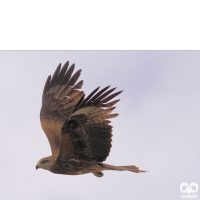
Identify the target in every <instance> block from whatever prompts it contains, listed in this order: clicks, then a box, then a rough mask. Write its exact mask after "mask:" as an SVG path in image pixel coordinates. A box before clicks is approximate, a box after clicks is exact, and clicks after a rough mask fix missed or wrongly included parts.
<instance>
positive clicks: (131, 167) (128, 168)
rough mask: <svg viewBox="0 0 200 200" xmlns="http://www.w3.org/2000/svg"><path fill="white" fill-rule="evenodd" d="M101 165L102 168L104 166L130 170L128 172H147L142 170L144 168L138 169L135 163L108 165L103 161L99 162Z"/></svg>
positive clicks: (111, 168)
mask: <svg viewBox="0 0 200 200" xmlns="http://www.w3.org/2000/svg"><path fill="white" fill-rule="evenodd" d="M101 166H102V167H103V168H105V170H116V171H130V172H135V173H140V172H148V171H144V170H139V167H136V166H135V165H129V166H114V165H108V164H105V163H101Z"/></svg>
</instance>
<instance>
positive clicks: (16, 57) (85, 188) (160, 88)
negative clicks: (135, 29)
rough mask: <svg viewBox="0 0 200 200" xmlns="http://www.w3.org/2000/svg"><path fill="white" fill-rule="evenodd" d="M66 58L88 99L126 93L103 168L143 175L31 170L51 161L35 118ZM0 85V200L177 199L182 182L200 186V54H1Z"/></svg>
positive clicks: (174, 52) (121, 102)
mask: <svg viewBox="0 0 200 200" xmlns="http://www.w3.org/2000/svg"><path fill="white" fill-rule="evenodd" d="M68 60H69V63H70V65H71V64H72V63H75V71H77V70H78V69H82V74H81V76H80V78H79V80H84V84H83V90H84V91H85V93H86V95H88V94H89V93H90V92H91V91H92V90H94V89H95V88H96V87H98V86H101V87H105V86H107V85H111V86H112V87H117V90H124V91H123V93H121V94H120V95H119V98H120V99H121V101H120V102H119V103H117V104H116V106H117V108H116V109H115V112H117V113H119V116H118V117H117V118H114V119H112V125H113V142H112V145H113V146H112V149H111V153H110V155H109V157H108V158H107V160H106V161H105V163H108V164H112V165H136V166H138V167H140V169H142V170H147V171H149V172H148V173H142V174H136V173H132V172H115V171H104V176H103V177H102V178H97V177H95V176H94V175H93V174H86V175H79V176H69V175H58V174H53V173H50V172H49V171H45V170H42V169H39V170H37V171H36V169H35V166H36V163H37V161H38V160H39V159H41V158H42V157H45V156H50V155H51V151H50V145H49V143H48V140H47V138H46V136H45V134H44V132H43V130H42V128H41V126H40V119H39V113H40V108H41V100H42V91H43V87H44V84H45V81H46V78H47V76H48V75H50V74H51V75H52V74H53V73H54V71H55V69H56V67H57V66H58V64H59V63H62V65H63V64H64V63H65V62H66V61H68ZM0 84H1V104H0V113H1V115H0V124H1V134H0V143H1V144H0V158H1V164H0V199H5V200H27V199H28V200H35V199H37V200H46V199H48V200H54V199H59V200H65V199H70V200H73V199H81V200H90V199H91V200H93V199H95V200H102V199H106V200H107V199H114V200H122V199H123V200H130V199H137V200H160V199H162V200H169V199H170V200H171V199H173V200H176V199H177V200H180V199H181V198H180V195H181V194H182V193H181V192H180V184H181V183H182V182H187V183H188V184H190V183H191V182H196V183H197V184H199V186H200V170H199V169H200V160H199V158H200V145H199V141H200V123H199V120H200V51H0ZM197 195H199V197H198V198H200V191H198V193H197Z"/></svg>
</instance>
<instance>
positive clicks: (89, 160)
mask: <svg viewBox="0 0 200 200" xmlns="http://www.w3.org/2000/svg"><path fill="white" fill-rule="evenodd" d="M74 67H75V64H72V65H71V66H70V67H69V61H68V62H66V63H65V65H64V66H63V67H62V68H61V64H59V65H58V67H57V69H56V70H55V72H54V74H53V76H52V77H51V76H49V77H48V78H47V80H46V84H45V86H44V90H43V95H42V108H41V111H40V121H41V126H42V129H43V130H44V132H45V134H46V136H47V138H48V141H49V143H50V146H51V152H52V155H51V156H49V157H45V158H42V159H40V160H39V161H38V163H37V165H36V169H38V168H42V169H45V170H49V171H50V172H52V173H56V174H67V175H80V174H86V173H93V174H94V175H95V176H97V177H102V176H103V173H102V171H104V170H116V171H131V172H136V173H140V172H145V171H143V170H139V168H138V167H136V166H135V165H130V166H114V165H109V164H105V163H103V161H105V160H106V158H107V157H108V155H109V152H110V149H111V146H112V145H111V141H112V139H111V137H112V126H111V125H110V122H111V121H109V119H110V118H114V117H116V116H118V114H111V112H112V111H113V110H114V109H115V107H113V106H114V105H115V104H116V103H117V102H118V101H119V99H118V100H114V101H111V102H110V100H112V99H113V98H114V97H116V96H118V95H119V94H120V93H121V92H122V91H119V92H116V93H113V91H114V90H115V89H116V88H112V89H109V87H110V86H107V87H105V88H103V89H101V90H100V91H98V90H99V87H98V88H96V89H95V90H94V91H93V92H92V93H91V94H89V95H88V96H87V97H85V95H84V92H83V91H81V87H82V85H83V81H82V80H81V81H79V82H78V83H76V82H77V80H78V78H79V76H80V74H81V70H78V71H77V72H76V73H75V74H74V75H73V76H72V73H73V71H74Z"/></svg>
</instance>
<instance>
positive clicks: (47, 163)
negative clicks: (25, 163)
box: [36, 156, 53, 171]
mask: <svg viewBox="0 0 200 200" xmlns="http://www.w3.org/2000/svg"><path fill="white" fill-rule="evenodd" d="M52 165H53V162H52V157H51V156H49V157H45V158H42V159H40V160H39V161H38V163H37V165H36V169H38V168H42V169H46V170H49V171H50V169H51V166H52Z"/></svg>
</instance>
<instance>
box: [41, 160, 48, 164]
mask: <svg viewBox="0 0 200 200" xmlns="http://www.w3.org/2000/svg"><path fill="white" fill-rule="evenodd" d="M46 162H49V161H48V160H42V161H41V163H42V164H44V163H46Z"/></svg>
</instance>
